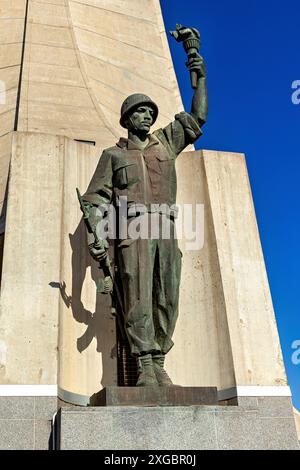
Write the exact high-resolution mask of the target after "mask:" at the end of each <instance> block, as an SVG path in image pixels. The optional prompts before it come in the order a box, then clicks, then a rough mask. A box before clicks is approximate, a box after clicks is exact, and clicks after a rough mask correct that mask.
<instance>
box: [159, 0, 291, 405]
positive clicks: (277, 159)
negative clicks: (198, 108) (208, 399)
mask: <svg viewBox="0 0 300 470" xmlns="http://www.w3.org/2000/svg"><path fill="white" fill-rule="evenodd" d="M161 6H162V10H163V15H164V20H165V25H166V29H167V30H171V29H174V27H175V24H176V23H181V24H184V25H187V26H194V27H196V28H198V29H199V30H200V32H201V37H202V48H201V54H202V55H203V57H204V58H205V61H206V65H207V71H208V89H209V118H208V122H207V124H206V125H205V127H204V135H203V137H202V138H201V139H200V141H199V142H198V144H197V146H196V147H197V148H205V149H214V150H225V151H234V152H244V153H245V154H246V159H247V167H248V172H249V177H250V181H251V187H252V192H253V198H254V203H255V209H256V216H257V220H258V225H259V230H260V236H261V241H262V245H263V251H264V256H265V262H266V266H267V271H268V277H269V282H270V288H271V293H272V298H273V303H274V309H275V314H276V319H277V324H278V329H279V334H280V339H281V344H282V349H283V355H284V361H285V366H286V370H287V374H288V380H289V383H290V386H291V389H292V393H293V402H294V405H295V406H296V407H297V408H298V409H299V410H300V364H298V365H296V364H293V362H292V354H293V352H294V350H293V349H292V347H291V345H292V343H293V341H295V340H299V341H300V315H299V313H300V289H299V271H300V257H299V244H300V230H299V227H300V211H299V193H300V190H299V187H300V184H299V182H300V161H299V158H300V104H299V105H295V104H293V103H292V100H291V96H292V93H293V90H292V82H293V81H294V80H300V54H299V50H298V47H299V46H298V44H299V31H300V2H299V0H297V1H296V0H288V1H286V2H282V1H280V2H279V1H277V0H275V1H274V0H272V1H271V0H252V1H246V0H243V1H242V2H241V1H240V0H239V1H238V0H226V1H224V0H185V1H182V0H161ZM169 44H170V48H171V53H172V57H173V61H174V65H175V70H176V74H177V78H178V82H179V86H180V90H181V95H182V98H183V101H184V104H185V108H186V109H187V110H189V108H190V100H191V96H192V91H191V89H190V85H189V76H188V74H187V73H186V71H185V66H184V62H185V54H184V51H183V48H182V46H181V45H178V44H177V43H176V42H175V40H174V39H172V38H170V39H169ZM299 357H300V354H299V355H298V358H299Z"/></svg>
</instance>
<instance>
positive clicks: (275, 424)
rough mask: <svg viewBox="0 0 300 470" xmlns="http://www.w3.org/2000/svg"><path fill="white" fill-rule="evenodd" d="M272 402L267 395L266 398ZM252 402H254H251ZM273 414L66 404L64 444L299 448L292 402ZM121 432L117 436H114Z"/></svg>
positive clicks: (76, 446)
mask: <svg viewBox="0 0 300 470" xmlns="http://www.w3.org/2000/svg"><path fill="white" fill-rule="evenodd" d="M264 400H265V402H266V403H267V402H268V401H269V398H268V397H265V398H264ZM252 404H253V402H252ZM277 405H278V404H276V403H274V401H273V400H270V401H269V406H268V408H269V409H271V408H272V413H271V416H266V415H265V410H264V405H262V407H261V406H260V403H258V402H257V407H256V408H253V409H251V410H250V409H247V408H243V407H240V406H235V407H234V406H227V407H223V406H191V407H140V408H137V407H108V408H105V407H98V408H95V407H94V408H93V407H91V408H85V409H83V408H82V409H78V408H77V409H72V408H69V409H62V410H61V414H60V417H59V426H60V447H61V449H111V450H118V449H119V450H127V449H152V450H156V449H159V450H174V449H177V450H178V449H180V450H185V449H195V450H204V449H214V450H217V449H220V450H229V449H245V450H246V449H249V450H250V449H260V450H263V449H269V450H271V449H282V450H283V449H295V450H300V447H299V443H298V440H297V434H296V428H295V423H294V419H293V414H292V411H291V405H290V402H289V403H286V408H285V411H284V404H283V403H281V404H280V405H279V408H278V413H277V411H276V410H277ZM116 436H117V438H116Z"/></svg>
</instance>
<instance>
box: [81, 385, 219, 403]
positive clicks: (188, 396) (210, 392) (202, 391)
mask: <svg viewBox="0 0 300 470" xmlns="http://www.w3.org/2000/svg"><path fill="white" fill-rule="evenodd" d="M217 403H218V394H217V389H216V387H177V386H173V387H155V386H154V387H105V388H104V389H103V390H100V392H98V393H95V394H94V395H93V396H92V397H91V400H90V404H91V406H192V405H217Z"/></svg>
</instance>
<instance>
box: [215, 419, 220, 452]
mask: <svg viewBox="0 0 300 470" xmlns="http://www.w3.org/2000/svg"><path fill="white" fill-rule="evenodd" d="M213 417H214V428H215V436H216V444H217V450H219V449H220V445H219V434H218V428H217V412H216V411H214V412H213Z"/></svg>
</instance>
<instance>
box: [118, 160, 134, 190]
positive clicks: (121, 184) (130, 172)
mask: <svg viewBox="0 0 300 470" xmlns="http://www.w3.org/2000/svg"><path fill="white" fill-rule="evenodd" d="M137 181H139V178H138V168H137V164H136V163H134V162H130V161H122V162H119V163H118V164H117V165H116V166H115V168H114V173H113V185H114V186H115V187H116V188H119V189H125V188H127V187H128V186H130V185H132V184H134V183H136V182H137Z"/></svg>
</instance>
